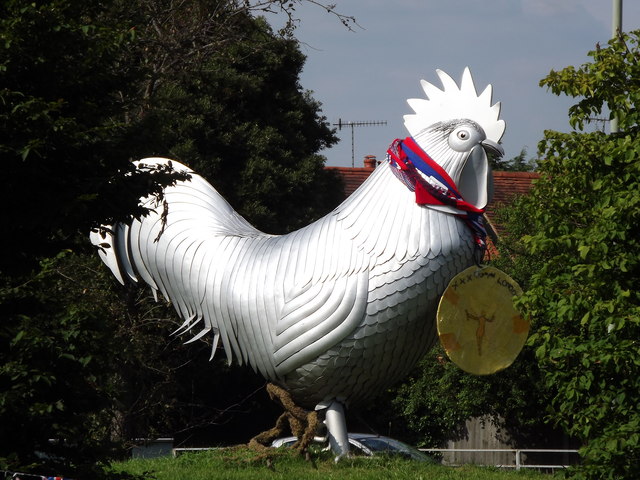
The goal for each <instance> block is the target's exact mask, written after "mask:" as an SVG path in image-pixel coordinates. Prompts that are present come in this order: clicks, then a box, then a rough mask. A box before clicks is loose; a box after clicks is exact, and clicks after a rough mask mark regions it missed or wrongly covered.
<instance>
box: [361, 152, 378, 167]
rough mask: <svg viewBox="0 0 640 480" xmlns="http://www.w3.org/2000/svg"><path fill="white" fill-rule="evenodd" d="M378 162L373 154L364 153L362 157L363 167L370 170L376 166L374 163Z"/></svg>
mask: <svg viewBox="0 0 640 480" xmlns="http://www.w3.org/2000/svg"><path fill="white" fill-rule="evenodd" d="M377 163H378V162H377V161H376V156H375V155H365V157H364V168H368V169H370V170H373V169H374V168H376V164H377Z"/></svg>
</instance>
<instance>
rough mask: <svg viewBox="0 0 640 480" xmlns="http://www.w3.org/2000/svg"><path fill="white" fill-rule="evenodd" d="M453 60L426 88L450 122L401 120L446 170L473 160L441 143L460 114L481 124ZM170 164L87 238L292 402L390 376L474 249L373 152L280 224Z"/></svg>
mask: <svg viewBox="0 0 640 480" xmlns="http://www.w3.org/2000/svg"><path fill="white" fill-rule="evenodd" d="M466 72H467V71H466V70H465V74H464V77H463V84H464V85H463V86H464V88H463V89H462V90H460V89H458V87H457V85H455V82H453V81H452V80H451V82H453V84H454V85H453V86H451V85H450V82H449V80H446V79H445V82H444V83H445V90H444V92H442V91H440V90H438V92H440V93H439V94H436V95H437V96H438V99H439V102H440V103H442V102H445V100H446V99H447V92H453V94H452V95H453V100H454V101H453V104H454V105H455V109H454V114H455V115H454V116H455V118H456V123H455V125H451V126H448V123H447V122H448V121H449V120H450V118H447V117H446V116H443V112H446V108H442V107H438V109H439V110H438V112H440V113H439V115H440V116H439V117H438V118H439V120H438V121H434V118H435V117H434V115H432V114H429V115H427V116H426V117H425V118H428V119H429V121H430V122H431V124H422V125H421V126H420V127H419V128H418V127H417V125H418V124H417V123H416V122H417V120H416V119H417V116H418V113H420V112H422V113H424V111H426V110H424V109H426V108H427V106H426V105H422V104H416V105H418V108H419V109H421V110H420V112H417V114H416V117H415V118H412V120H411V124H412V128H418V131H417V135H416V136H415V138H416V141H417V142H418V143H419V144H420V146H421V147H422V148H423V149H424V150H425V151H427V152H429V151H432V152H436V153H434V154H432V156H433V158H434V159H435V160H436V161H438V162H440V159H439V158H438V157H440V158H442V161H443V164H444V165H448V167H446V168H447V170H448V171H450V174H451V176H452V178H453V179H454V180H455V181H458V180H459V179H460V178H461V176H463V175H465V176H466V177H468V176H469V175H470V174H469V173H464V172H465V170H469V169H471V170H473V169H477V171H478V172H481V174H482V175H486V174H487V171H486V169H483V168H477V167H478V166H477V165H475V163H477V162H480V161H481V160H483V159H482V158H481V157H482V155H480V154H479V153H478V152H480V151H481V150H482V145H480V143H479V141H478V142H477V144H474V145H470V146H469V148H468V149H467V150H464V151H453V150H451V148H450V147H449V143H450V141H451V135H453V133H452V132H453V131H454V129H455V128H461V127H460V125H463V126H464V125H467V126H468V128H478V129H479V130H482V127H480V126H478V122H477V121H472V122H467V123H465V122H464V120H465V117H464V116H461V112H462V111H463V110H462V107H461V105H460V101H459V98H460V95H459V94H460V92H461V91H462V94H463V96H464V97H465V98H471V96H470V93H469V89H468V83H469V82H470V81H471V80H470V74H468V73H466ZM440 76H441V78H443V77H442V75H440ZM465 79H466V80H465ZM471 85H472V82H471ZM432 88H435V87H432ZM432 88H431V87H429V88H425V91H426V92H427V94H432V95H433V92H432V91H431V90H432ZM488 88H489V89H490V87H488ZM456 92H458V94H456ZM474 95H475V90H474ZM489 96H490V94H489ZM478 98H480V100H479V101H475V103H473V101H472V103H473V105H474V107H473V108H472V110H473V112H474V114H475V115H476V118H477V111H478V105H479V102H480V103H482V104H484V103H488V108H489V109H490V114H488V116H485V120H486V118H494V117H493V116H495V106H491V105H490V98H489V99H488V102H487V94H486V91H485V92H484V93H483V94H481V96H480V97H478ZM414 103H415V102H414ZM500 122H502V121H500ZM494 126H495V125H494ZM465 128H466V127H465ZM498 129H499V128H498ZM494 130H495V128H494ZM479 135H480V140H483V141H484V140H486V133H485V132H484V131H481V132H480V133H479ZM474 138H475V137H474ZM478 149H480V150H478ZM445 157H446V158H445ZM484 160H485V161H486V156H485V157H484ZM168 161H169V160H166V159H161V158H149V159H144V160H141V161H140V163H141V164H157V163H164V162H168ZM474 162H475V163H474ZM173 165H174V167H176V168H177V169H180V170H185V171H187V172H189V173H190V175H191V179H190V180H187V181H183V182H179V183H178V184H176V185H175V186H171V187H168V188H166V189H165V192H164V202H166V205H167V207H168V212H167V214H166V217H165V218H164V219H163V218H162V215H161V212H160V211H161V209H160V208H158V209H157V210H158V211H157V212H154V213H151V214H149V215H148V216H146V217H144V218H141V219H140V220H134V221H133V222H132V223H131V225H116V226H114V227H112V228H111V229H110V231H109V232H107V233H105V232H103V233H99V232H93V233H92V234H91V237H92V241H93V243H94V244H100V245H103V246H104V245H106V244H108V248H104V249H102V250H101V251H100V256H101V257H102V259H103V260H104V262H105V263H106V264H107V265H108V266H109V268H110V269H111V270H112V271H113V272H114V274H115V276H116V278H117V279H118V280H119V281H120V282H122V283H124V282H125V281H143V282H145V283H147V284H148V285H149V286H150V287H151V288H152V289H153V290H154V291H160V293H161V294H162V295H163V296H164V297H166V298H167V299H169V300H170V301H171V302H172V303H173V305H174V306H175V309H176V311H177V312H178V314H179V315H180V316H181V317H182V318H183V319H184V323H183V325H182V326H181V327H180V329H178V331H179V332H184V331H190V333H192V335H193V336H194V338H200V337H201V336H202V335H206V334H211V335H213V336H214V349H215V345H216V344H217V343H218V342H220V344H221V345H222V347H223V349H224V351H225V353H226V356H227V359H228V361H229V362H231V361H232V360H234V359H235V360H236V361H237V362H238V363H240V364H243V363H246V364H249V365H250V366H251V367H252V368H253V369H254V370H255V371H257V372H259V373H260V374H261V375H263V376H264V377H265V378H266V379H268V380H270V381H272V382H275V383H277V384H280V385H281V386H283V387H284V388H286V389H287V390H288V391H289V392H290V393H291V395H292V396H293V398H294V399H295V400H296V401H298V402H299V403H300V404H301V405H303V406H307V407H310V408H313V407H315V406H316V405H322V404H325V403H327V402H330V401H334V400H337V401H339V402H342V403H345V404H351V405H353V404H357V403H360V402H363V401H365V400H366V399H367V398H369V397H370V396H371V395H373V394H375V392H378V391H380V389H382V388H384V387H385V386H388V385H389V384H391V383H393V382H395V381H396V380H398V379H399V378H402V376H403V375H405V374H406V373H407V372H408V371H409V369H411V367H412V366H413V365H414V364H415V363H416V362H417V360H418V359H419V358H420V356H421V355H423V354H424V353H425V352H426V351H427V349H428V348H429V347H430V346H431V345H432V344H433V342H434V340H435V338H436V327H435V313H436V309H437V305H438V301H439V297H440V295H441V294H442V292H443V291H444V289H445V288H446V286H447V284H448V282H449V281H450V279H451V278H452V277H453V276H455V275H456V274H457V273H458V272H460V271H461V270H463V269H464V268H466V267H468V266H469V265H471V264H472V263H473V261H474V260H473V259H474V247H473V239H472V235H471V233H470V232H469V230H468V229H467V227H466V226H465V224H464V222H463V221H462V220H461V219H460V218H459V217H458V216H456V215H455V213H456V212H455V211H454V212H451V211H442V210H441V209H440V210H439V209H437V208H431V207H429V206H424V205H423V206H420V205H417V204H416V201H415V195H414V194H413V192H412V191H410V190H409V189H408V188H407V186H406V185H405V184H403V183H402V182H401V181H399V179H398V177H397V176H396V175H395V174H394V173H393V172H392V170H391V167H390V166H389V165H387V164H382V165H380V166H378V167H377V168H376V170H375V171H374V172H373V173H372V174H371V176H370V177H369V178H368V179H367V180H366V181H365V182H364V183H363V184H362V185H361V186H360V188H359V189H358V190H357V191H356V192H355V193H353V194H352V195H351V196H350V197H349V198H348V199H347V200H346V201H345V202H344V203H343V204H341V205H340V206H338V207H337V208H336V209H335V210H334V211H333V212H331V213H330V214H328V215H327V216H325V217H324V218H322V219H320V220H318V221H316V222H314V223H312V224H310V225H308V226H307V227H305V228H302V229H300V230H298V231H295V232H292V233H289V234H287V235H281V236H274V235H268V234H265V233H263V232H260V231H259V230H257V229H255V228H254V227H252V226H251V225H250V224H249V223H248V222H247V221H246V220H245V219H244V218H242V217H241V216H240V215H238V214H237V213H236V212H235V211H234V210H233V208H232V207H231V206H230V205H229V204H228V203H227V202H226V200H225V199H224V198H222V196H220V194H219V193H218V192H217V191H216V190H215V189H214V188H213V187H212V186H211V185H210V184H209V183H207V182H206V181H205V180H204V179H202V178H201V177H200V176H198V175H197V174H196V173H195V172H192V171H191V170H190V169H188V168H187V167H185V166H183V165H180V164H179V163H177V162H173ZM466 177H465V178H466ZM426 180H427V181H428V179H426ZM485 184H486V182H485V183H483V182H482V181H481V182H477V184H476V186H475V187H474V188H480V187H481V186H482V185H485ZM144 202H145V203H146V204H147V205H148V206H152V207H153V206H155V202H157V200H156V199H155V198H147V199H145V200H144Z"/></svg>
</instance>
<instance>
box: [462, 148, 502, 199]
mask: <svg viewBox="0 0 640 480" xmlns="http://www.w3.org/2000/svg"><path fill="white" fill-rule="evenodd" d="M488 155H491V156H492V157H498V158H499V157H501V156H502V155H504V149H503V148H502V147H501V146H500V145H498V144H497V143H496V142H493V141H491V140H484V141H482V142H481V143H480V145H478V146H476V147H475V148H474V149H473V150H471V152H470V154H469V157H468V158H467V162H466V164H465V166H464V168H463V170H462V173H461V175H460V179H459V180H458V189H459V191H460V194H461V195H462V197H463V198H464V199H465V200H466V201H467V202H469V203H471V204H472V205H475V206H476V207H478V208H484V207H486V206H487V203H489V201H490V200H491V197H492V196H493V175H492V173H491V168H490V167H489V159H488Z"/></svg>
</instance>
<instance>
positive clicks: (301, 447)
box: [249, 383, 318, 454]
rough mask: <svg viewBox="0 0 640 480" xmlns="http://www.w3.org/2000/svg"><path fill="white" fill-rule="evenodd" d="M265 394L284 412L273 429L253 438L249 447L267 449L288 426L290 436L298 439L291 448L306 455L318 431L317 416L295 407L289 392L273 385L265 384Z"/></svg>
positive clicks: (314, 413)
mask: <svg viewBox="0 0 640 480" xmlns="http://www.w3.org/2000/svg"><path fill="white" fill-rule="evenodd" d="M267 393H268V394H269V397H270V398H271V399H272V400H274V401H275V400H277V401H278V403H280V404H281V405H282V406H283V408H284V409H285V412H284V413H283V414H282V415H280V417H278V420H277V421H276V425H275V427H273V428H271V429H270V430H267V431H266V432H262V433H259V434H258V435H256V436H255V437H253V438H252V439H251V440H250V441H249V447H251V448H254V449H257V450H263V449H265V448H267V447H269V446H270V445H271V442H272V441H273V440H274V439H275V438H278V437H280V436H282V435H283V433H284V432H285V431H286V430H285V429H286V426H287V424H288V425H289V429H290V430H291V434H292V435H294V436H296V437H298V441H297V442H296V443H295V444H294V445H293V448H294V449H296V450H297V451H298V452H299V453H301V454H302V453H306V452H307V448H308V447H309V445H310V444H311V442H312V441H313V437H314V436H315V434H316V430H317V429H318V414H317V413H316V412H315V411H308V410H305V409H304V408H301V407H299V406H298V405H296V404H295V403H294V401H293V399H292V398H291V395H289V392H287V391H286V390H285V389H283V388H281V387H278V386H277V385H274V384H273V383H269V384H267Z"/></svg>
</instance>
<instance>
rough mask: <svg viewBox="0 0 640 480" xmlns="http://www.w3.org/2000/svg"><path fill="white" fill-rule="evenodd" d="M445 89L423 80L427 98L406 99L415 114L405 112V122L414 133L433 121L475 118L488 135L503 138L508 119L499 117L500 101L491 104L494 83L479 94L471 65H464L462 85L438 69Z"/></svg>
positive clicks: (497, 138) (497, 139)
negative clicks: (505, 120) (472, 76)
mask: <svg viewBox="0 0 640 480" xmlns="http://www.w3.org/2000/svg"><path fill="white" fill-rule="evenodd" d="M436 73H437V74H438V77H440V81H441V82H442V86H443V87H444V89H443V90H440V89H439V88H438V87H436V86H435V85H432V84H431V83H429V82H427V81H426V80H422V81H421V82H420V84H421V85H422V89H423V90H424V93H425V94H426V95H427V99H423V98H410V99H409V100H407V103H408V104H409V106H410V107H411V108H413V111H414V112H415V114H413V115H405V116H404V125H405V127H406V128H407V130H408V131H409V134H410V135H411V136H414V137H415V136H416V135H417V134H418V133H420V132H421V131H422V130H424V129H425V128H427V127H428V126H430V125H433V124H434V123H438V122H445V121H447V120H454V119H465V118H468V119H469V120H473V121H474V122H476V123H477V124H479V125H480V126H481V127H482V128H483V129H484V131H485V134H486V135H487V138H488V139H489V140H493V141H494V142H496V143H497V142H498V141H500V138H502V134H503V133H504V129H505V123H504V120H500V119H499V116H500V102H497V103H495V104H494V105H491V94H492V88H491V85H487V88H485V89H484V91H483V92H482V93H481V94H480V95H478V94H477V93H476V87H475V86H474V84H473V78H471V72H470V71H469V67H467V68H465V69H464V72H463V74H462V82H461V83H460V87H458V84H457V83H456V82H455V80H453V79H452V78H451V77H450V76H449V75H448V74H446V73H445V72H443V71H442V70H436Z"/></svg>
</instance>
